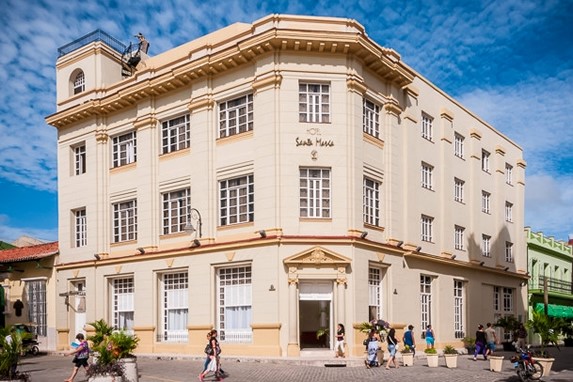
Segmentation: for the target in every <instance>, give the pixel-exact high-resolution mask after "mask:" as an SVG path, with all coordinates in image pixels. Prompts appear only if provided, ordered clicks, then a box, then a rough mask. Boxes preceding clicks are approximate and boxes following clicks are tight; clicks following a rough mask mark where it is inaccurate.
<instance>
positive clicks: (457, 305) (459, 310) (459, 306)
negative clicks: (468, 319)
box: [422, 280, 465, 338]
mask: <svg viewBox="0 0 573 382" xmlns="http://www.w3.org/2000/svg"><path fill="white" fill-rule="evenodd" d="M422 330H423V329H422ZM454 336H455V338H464V337H465V334H464V282H463V281H461V280H454Z"/></svg>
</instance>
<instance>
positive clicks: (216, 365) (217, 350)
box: [199, 329, 225, 381]
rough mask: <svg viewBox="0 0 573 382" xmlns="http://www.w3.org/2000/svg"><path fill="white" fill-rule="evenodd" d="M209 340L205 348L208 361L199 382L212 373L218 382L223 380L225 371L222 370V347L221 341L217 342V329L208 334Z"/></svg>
mask: <svg viewBox="0 0 573 382" xmlns="http://www.w3.org/2000/svg"><path fill="white" fill-rule="evenodd" d="M208 336H209V340H208V342H207V345H206V346H205V354H206V355H207V359H206V360H205V366H204V369H203V371H202V372H201V374H199V380H200V381H203V380H204V378H205V376H206V375H207V374H209V373H210V372H212V373H213V374H215V378H217V381H222V380H223V375H224V373H225V372H224V371H223V370H222V369H221V361H220V354H221V347H220V346H219V341H218V340H217V331H216V330H215V329H213V330H211V331H210V332H209V334H208Z"/></svg>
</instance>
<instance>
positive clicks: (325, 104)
mask: <svg viewBox="0 0 573 382" xmlns="http://www.w3.org/2000/svg"><path fill="white" fill-rule="evenodd" d="M298 120H299V122H318V123H329V122H330V85H326V84H310V83H301V84H299V85H298Z"/></svg>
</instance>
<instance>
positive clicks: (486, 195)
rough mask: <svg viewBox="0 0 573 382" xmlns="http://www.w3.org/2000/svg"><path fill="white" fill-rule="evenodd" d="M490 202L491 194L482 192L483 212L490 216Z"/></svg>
mask: <svg viewBox="0 0 573 382" xmlns="http://www.w3.org/2000/svg"><path fill="white" fill-rule="evenodd" d="M490 200H491V194H490V193H489V192H487V191H482V192H481V212H484V213H486V214H489V213H490V212H491V210H490V207H489V206H490Z"/></svg>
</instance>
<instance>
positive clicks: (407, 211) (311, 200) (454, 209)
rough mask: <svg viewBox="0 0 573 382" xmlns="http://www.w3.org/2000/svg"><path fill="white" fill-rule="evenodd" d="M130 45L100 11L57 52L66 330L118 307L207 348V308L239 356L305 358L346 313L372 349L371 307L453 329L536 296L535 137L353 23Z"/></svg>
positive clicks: (453, 335)
mask: <svg viewBox="0 0 573 382" xmlns="http://www.w3.org/2000/svg"><path fill="white" fill-rule="evenodd" d="M151 44H152V46H153V41H151ZM124 61H125V57H124V58H123V61H122V46H121V43H119V42H118V41H116V40H113V39H112V38H111V37H110V36H108V35H106V34H105V33H103V32H99V31H98V32H96V33H95V34H93V35H89V36H85V38H83V39H81V40H79V41H77V42H75V45H69V46H67V47H63V48H62V50H61V56H60V57H59V59H58V61H57V63H56V70H57V112H56V113H55V114H53V115H51V116H49V117H47V121H48V123H49V124H51V125H52V126H54V127H56V128H57V130H58V182H59V215H60V218H59V222H60V223H59V224H60V227H59V228H60V237H59V245H60V256H59V261H60V263H59V265H58V266H57V279H58V284H57V288H58V293H61V294H62V295H66V298H65V302H64V297H61V298H60V299H61V301H58V304H57V307H56V312H57V313H56V314H57V330H58V347H59V348H65V347H66V346H67V345H68V344H69V343H70V341H71V339H72V338H73V337H74V336H75V333H76V332H77V331H81V330H83V328H84V324H85V323H86V322H91V321H95V320H97V319H100V318H104V319H106V320H108V321H109V322H110V323H112V324H113V325H115V326H117V327H120V328H124V329H127V330H131V331H133V332H135V333H136V334H137V335H138V336H139V337H140V338H141V342H140V346H139V349H138V350H139V351H140V352H158V353H160V352H181V353H190V354H195V353H196V354H201V353H202V351H203V348H204V338H205V333H206V331H207V330H208V329H210V328H212V327H214V328H216V329H218V330H219V332H220V338H221V340H222V342H223V346H224V348H225V353H226V354H235V355H265V356H296V355H299V354H300V352H301V351H304V349H307V348H312V347H317V346H326V347H332V346H333V342H332V341H333V340H332V338H326V337H321V339H319V340H317V339H316V335H315V333H316V331H317V330H318V329H321V328H323V329H324V328H326V329H329V330H330V332H334V331H335V330H336V324H337V323H339V322H340V323H343V324H344V325H345V326H346V330H347V340H348V342H349V350H350V352H351V353H352V354H362V351H363V346H362V339H363V335H362V334H360V333H359V331H358V329H357V327H358V325H359V324H360V323H362V322H365V321H369V320H371V319H373V318H383V319H385V320H387V321H389V322H391V323H392V324H393V325H394V326H396V327H397V328H398V329H400V328H402V327H403V326H404V325H407V324H410V323H411V324H413V325H414V326H415V327H416V331H417V333H420V332H421V328H422V327H424V326H425V325H427V324H430V323H431V324H432V325H433V327H434V330H435V332H436V334H437V343H438V347H441V346H442V345H445V344H455V345H456V344H457V345H460V344H461V342H460V340H461V338H463V337H464V336H466V335H470V336H473V333H474V332H475V327H476V326H477V324H478V323H485V322H488V321H491V322H493V321H494V320H495V319H496V318H497V317H499V316H501V315H508V314H516V315H520V314H523V312H525V311H526V306H527V305H526V297H527V289H526V287H522V286H521V284H522V282H523V281H524V280H526V279H527V276H526V273H527V258H526V248H525V243H524V240H523V229H524V224H523V223H524V219H523V210H524V185H525V184H524V176H525V175H524V172H525V162H524V160H523V155H522V154H523V153H522V150H521V148H520V147H519V146H518V145H517V144H516V143H514V142H513V141H511V140H510V139H509V138H508V137H505V136H504V135H503V134H501V133H500V132H499V131H497V130H496V129H494V128H493V127H492V126H490V125H488V124H487V123H486V122H484V121H483V120H481V119H480V118H479V117H478V116H477V115H475V114H473V113H472V112H471V111H470V110H467V109H466V108H465V107H464V106H463V105H461V104H460V103H458V102H457V101H456V100H455V99H453V98H452V97H450V96H448V95H447V94H446V93H444V92H443V91H442V90H440V89H439V88H437V87H436V86H435V85H433V84H432V83H431V82H429V81H428V80H427V79H425V78H424V77H422V76H421V75H420V74H419V73H417V72H415V71H414V70H413V69H411V68H410V67H408V66H407V65H406V64H405V63H404V62H402V61H401V58H400V55H399V54H398V53H397V52H395V51H394V50H392V49H388V48H385V47H382V46H380V45H379V44H378V43H376V42H375V41H373V40H372V39H370V38H369V37H368V35H367V34H366V32H365V30H364V27H363V26H362V25H361V24H359V23H358V22H357V21H355V20H350V19H342V18H328V17H309V16H290V15H269V16H267V17H264V18H262V19H260V20H257V21H255V22H253V23H252V24H242V23H237V24H233V25H231V26H228V27H226V28H223V29H221V30H218V31H216V32H213V33H211V34H209V35H206V36H203V37H201V38H198V39H196V40H193V41H190V42H188V43H186V44H184V45H181V46H179V47H176V48H174V49H172V50H169V51H167V52H164V53H161V54H158V55H156V56H153V57H150V58H147V57H146V58H145V59H143V60H142V61H141V62H140V63H139V64H138V66H137V68H136V70H135V71H134V73H133V75H131V76H128V77H125V78H124V77H122V65H124V64H122V62H124ZM124 69H125V67H124ZM124 73H125V70H124ZM190 225H192V226H193V228H195V229H196V231H195V232H190V231H189V228H190ZM199 229H200V230H199Z"/></svg>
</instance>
